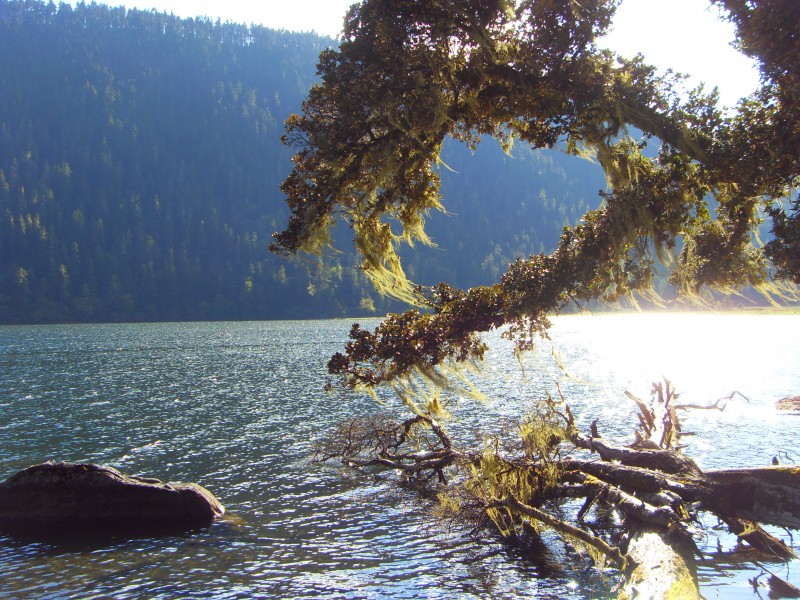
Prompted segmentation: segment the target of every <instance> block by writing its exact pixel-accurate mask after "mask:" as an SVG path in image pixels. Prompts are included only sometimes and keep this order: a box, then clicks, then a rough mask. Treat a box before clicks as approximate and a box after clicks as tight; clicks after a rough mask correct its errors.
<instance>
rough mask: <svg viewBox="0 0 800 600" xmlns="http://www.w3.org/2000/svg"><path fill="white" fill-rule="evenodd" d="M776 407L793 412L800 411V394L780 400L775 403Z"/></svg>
mask: <svg viewBox="0 0 800 600" xmlns="http://www.w3.org/2000/svg"><path fill="white" fill-rule="evenodd" d="M775 408H777V409H778V410H791V411H793V412H800V396H791V397H788V398H783V399H781V400H778V401H777V402H776V403H775Z"/></svg>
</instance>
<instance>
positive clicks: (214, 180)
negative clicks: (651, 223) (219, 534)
mask: <svg viewBox="0 0 800 600" xmlns="http://www.w3.org/2000/svg"><path fill="white" fill-rule="evenodd" d="M334 43H335V42H334V40H331V39H327V38H321V37H318V36H316V35H312V34H298V33H289V32H284V31H273V30H269V29H265V28H262V27H246V26H242V25H236V24H230V23H225V24H222V23H220V22H216V23H214V22H211V21H208V20H203V19H199V20H198V19H179V18H176V17H173V16H168V15H165V14H160V13H156V12H146V11H138V10H125V9H123V8H109V7H107V6H102V5H95V4H92V5H89V6H87V5H83V4H82V5H79V6H78V7H76V8H71V7H70V6H69V5H65V4H62V5H60V6H56V5H54V4H53V3H50V4H45V3H43V2H35V1H32V0H14V1H0V56H2V57H3V60H2V61H0V323H17V322H54V321H62V322H63V321H130V320H152V321H157V320H195V319H266V318H303V317H312V316H317V317H319V316H341V315H346V314H350V315H352V314H356V313H363V312H365V310H367V309H368V308H369V307H370V306H372V305H373V304H375V305H376V306H375V308H376V310H378V311H379V312H381V311H385V310H386V309H387V308H389V305H388V304H387V303H386V302H382V301H380V299H379V298H377V297H376V296H375V294H374V292H372V290H371V288H370V287H369V284H368V283H367V282H366V280H365V278H364V277H363V275H362V274H361V272H360V270H359V269H358V268H357V266H356V265H357V263H356V259H355V258H354V257H353V256H352V255H350V254H340V255H335V256H334V257H332V258H331V259H330V260H328V261H327V262H326V264H325V266H324V267H323V268H321V269H315V268H312V269H310V270H309V269H308V268H307V266H308V265H305V266H304V265H302V264H297V263H290V262H287V261H285V260H284V259H281V258H279V257H276V256H272V255H270V254H269V252H268V251H267V246H268V245H269V242H270V236H271V234H272V233H273V232H274V231H277V230H280V229H282V228H283V226H284V224H285V219H286V217H287V214H288V213H287V211H286V210H285V207H284V203H283V198H282V195H281V192H280V190H279V189H278V187H279V185H280V183H281V181H282V180H283V178H284V176H285V175H286V173H288V171H289V169H290V167H291V162H290V154H291V153H290V151H289V149H287V148H285V147H284V146H283V145H282V144H281V143H280V136H281V135H282V133H283V120H284V119H285V118H286V117H287V116H288V115H289V114H290V113H291V112H296V111H298V110H299V106H300V103H301V101H302V99H303V98H304V96H305V94H306V93H307V91H308V89H309V88H310V86H311V85H312V84H313V82H314V77H315V65H316V60H317V56H318V54H319V52H320V50H322V49H323V48H325V47H327V46H329V45H331V44H334ZM468 154H469V153H468V151H467V150H465V149H463V148H457V147H453V148H450V149H448V152H447V156H446V160H447V161H448V164H450V166H452V167H453V168H454V169H455V170H456V171H457V173H449V172H448V173H445V176H444V179H445V189H444V192H445V195H446V199H447V207H448V210H450V211H451V212H452V213H453V215H452V216H444V215H436V216H434V217H432V219H431V233H432V234H433V236H434V238H435V239H436V241H437V242H438V243H439V246H440V247H439V248H437V249H425V250H424V251H422V252H419V253H415V254H414V255H413V256H410V257H409V269H408V270H409V272H410V273H411V274H412V276H413V277H418V278H419V280H420V281H421V282H423V283H435V282H436V281H438V280H439V279H442V278H448V279H450V280H453V281H455V282H456V283H458V284H460V285H462V286H469V285H473V284H475V283H477V282H478V281H485V279H486V274H488V275H490V276H495V275H496V274H497V273H499V272H500V270H501V268H502V267H503V266H504V263H507V262H508V261H509V259H510V258H511V257H512V256H514V255H516V254H520V253H521V254H527V253H530V252H532V251H539V250H541V249H544V248H549V247H552V245H553V244H554V242H555V240H556V239H557V237H558V234H559V231H560V227H561V226H562V225H563V224H564V223H566V222H567V221H574V220H575V219H576V217H577V216H578V215H580V214H581V213H582V212H583V210H584V209H585V207H586V206H587V205H588V204H592V203H596V202H597V195H596V190H597V189H598V187H599V186H600V185H601V184H600V183H599V182H598V179H597V175H596V174H595V172H594V171H593V170H592V169H591V165H588V163H586V166H584V167H582V170H581V176H582V177H583V176H584V175H585V176H586V177H587V178H588V179H587V178H583V179H576V178H575V177H574V175H570V174H569V173H574V172H575V171H574V170H571V171H569V172H568V171H566V170H565V168H564V161H565V160H566V159H565V158H564V157H562V156H561V155H558V154H550V153H532V152H530V151H527V150H523V149H520V150H519V151H516V152H515V155H516V158H509V157H507V156H506V155H504V154H502V153H501V152H500V151H499V150H498V149H496V148H494V147H490V144H488V143H487V144H486V145H485V147H480V148H479V151H478V153H477V156H476V157H474V158H473V157H470V156H468ZM451 163H452V164H451ZM587 181H588V182H589V183H587ZM487 232H488V234H489V235H487ZM340 237H341V238H342V240H344V244H343V245H342V247H343V249H346V250H349V249H348V248H347V238H348V236H347V232H346V231H343V232H341V236H340ZM312 266H313V265H312Z"/></svg>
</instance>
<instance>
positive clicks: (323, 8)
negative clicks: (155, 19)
mask: <svg viewBox="0 0 800 600" xmlns="http://www.w3.org/2000/svg"><path fill="white" fill-rule="evenodd" d="M98 1H100V2H102V3H103V4H109V5H112V6H116V5H124V6H126V7H127V8H139V9H145V10H150V9H156V10H157V11H159V12H167V13H173V14H175V15H176V16H179V17H185V18H188V17H199V16H204V17H210V18H211V19H213V20H216V19H217V18H219V19H221V20H222V21H233V22H237V23H246V24H248V25H249V24H253V23H255V24H259V25H264V26H266V27H271V28H274V29H288V30H292V31H316V32H317V33H320V34H323V35H328V36H331V37H336V36H337V35H338V33H339V32H340V30H341V27H342V20H343V17H344V14H345V12H347V9H348V7H349V6H350V5H351V4H352V3H353V0H98ZM72 3H73V4H74V2H72ZM717 14H718V12H717V10H716V9H715V8H709V3H708V1H707V0H622V4H621V5H620V7H619V9H618V10H617V16H616V19H615V21H614V29H613V31H612V32H611V34H610V35H609V36H608V37H607V38H606V41H605V43H603V42H602V41H601V43H600V45H601V46H607V47H609V48H611V49H612V50H614V51H616V52H617V53H618V54H621V55H623V56H627V57H632V56H634V55H635V54H636V53H637V52H641V53H642V54H643V55H644V57H645V59H646V60H647V62H650V63H651V64H654V65H656V66H658V67H659V68H660V69H661V70H665V69H666V68H669V67H671V68H672V69H673V70H674V71H678V72H680V73H685V74H688V75H690V76H691V79H690V80H689V82H690V84H692V86H693V85H696V84H697V83H700V82H701V81H703V82H705V83H706V86H707V87H708V88H709V89H710V88H711V87H713V86H717V87H719V90H720V95H721V101H722V103H723V104H724V105H728V106H733V105H735V104H736V101H737V100H738V99H739V98H741V97H742V96H746V95H748V94H749V93H750V92H752V91H753V90H755V88H756V86H757V85H758V73H757V71H756V68H755V66H754V63H753V61H751V60H749V59H747V58H745V57H743V56H742V55H741V54H739V53H738V52H736V51H735V50H734V49H733V48H731V46H730V42H731V41H732V40H733V27H732V26H731V25H730V24H729V23H725V22H723V21H720V20H719V19H718V18H717Z"/></svg>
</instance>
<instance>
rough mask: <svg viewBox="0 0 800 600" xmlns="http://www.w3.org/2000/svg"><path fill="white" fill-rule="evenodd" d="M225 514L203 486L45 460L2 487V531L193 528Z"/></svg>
mask: <svg viewBox="0 0 800 600" xmlns="http://www.w3.org/2000/svg"><path fill="white" fill-rule="evenodd" d="M224 513H225V509H224V508H223V506H222V505H221V504H220V503H219V502H218V501H217V499H216V498H215V497H214V496H213V495H212V494H211V492H209V491H208V490H206V489H205V488H203V487H201V486H199V485H197V484H194V483H162V482H161V481H159V480H158V479H151V478H145V477H131V476H128V475H124V474H122V473H120V472H119V471H117V470H116V469H112V468H110V467H101V466H98V465H93V464H74V463H64V462H47V463H44V464H40V465H34V466H32V467H28V468H27V469H24V470H22V471H20V472H19V473H16V474H15V475H12V476H11V477H9V478H8V479H7V480H6V481H4V482H3V483H0V528H3V529H6V530H8V529H10V528H13V529H17V530H20V529H25V528H28V527H29V526H30V527H41V526H52V525H59V526H61V525H63V526H78V527H80V528H87V527H91V526H100V527H107V526H114V525H121V526H125V527H127V526H130V525H132V524H137V526H138V525H142V526H145V527H146V526H149V525H152V526H155V527H163V526H167V527H179V528H187V529H188V528H192V527H197V526H208V525H210V524H211V523H212V522H213V520H214V519H215V518H216V517H219V516H221V515H223V514H224Z"/></svg>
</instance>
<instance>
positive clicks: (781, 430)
mask: <svg viewBox="0 0 800 600" xmlns="http://www.w3.org/2000/svg"><path fill="white" fill-rule="evenodd" d="M374 323H375V321H370V322H369V323H367V324H371V325H374ZM349 327H350V322H349V321H317V322H278V323H205V324H199V323H184V324H147V325H96V326H42V327H0V477H2V478H5V477H7V476H8V475H10V474H12V473H13V472H15V471H17V470H19V469H21V468H23V467H25V466H28V465H29V464H33V463H36V462H41V461H43V460H47V459H59V460H71V461H93V462H99V463H102V464H108V465H111V466H116V467H118V468H120V469H122V470H123V471H126V472H129V473H132V474H142V475H152V476H156V477H159V478H161V479H164V480H184V481H186V480H188V481H197V482H198V483H200V484H202V485H204V486H206V487H208V488H209V489H211V490H212V491H213V492H214V493H215V494H216V495H217V496H218V497H219V498H220V499H221V501H222V502H223V503H224V504H225V505H226V507H227V509H228V510H229V512H230V514H231V516H230V518H229V519H227V520H226V521H223V522H220V523H217V524H215V525H214V526H213V527H211V528H210V529H207V530H204V531H201V532H198V533H196V534H194V535H183V536H166V537H163V538H157V539H142V540H111V541H106V542H104V543H103V544H101V545H96V544H95V545H92V544H91V543H86V544H84V545H83V546H81V544H80V543H78V544H76V545H75V546H74V547H57V546H52V545H46V544H36V543H25V542H20V541H15V540H10V539H8V538H2V537H0V594H1V595H7V596H23V595H25V596H33V597H54V596H70V597H95V596H109V595H113V596H115V597H141V596H149V597H153V596H156V597H186V596H197V595H203V596H226V597H249V596H253V595H256V596H258V595H260V596H269V597H304V596H305V597H310V596H314V597H318V596H323V597H442V598H444V597H453V596H454V595H455V596H459V597H465V598H468V597H493V598H505V597H508V598H511V597H516V596H518V595H526V596H529V597H538V598H546V597H569V598H584V597H597V596H603V595H604V594H606V593H607V592H608V590H609V589H610V586H611V585H612V584H613V580H606V579H604V578H603V576H602V575H600V574H598V573H597V572H596V571H593V570H589V571H584V570H583V569H582V567H583V566H585V564H579V565H578V567H579V568H577V569H572V568H571V567H569V566H567V567H564V566H562V565H560V564H559V563H561V562H563V561H564V560H565V559H566V558H567V554H566V551H565V550H564V549H563V548H560V549H559V548H558V547H555V548H551V549H548V550H545V551H538V550H537V551H535V552H534V551H531V553H530V554H528V555H527V556H528V557H531V556H533V557H535V558H534V559H533V560H521V558H522V557H523V556H526V554H525V553H524V552H522V551H521V550H513V549H512V550H509V549H505V548H503V547H502V546H500V545H498V544H497V543H496V542H494V541H492V540H490V541H487V542H482V543H476V542H474V541H472V540H471V539H469V538H468V537H466V536H465V535H464V532H463V531H453V532H449V533H448V532H443V531H441V528H440V526H439V524H438V523H437V522H436V521H435V520H434V519H433V517H432V515H431V514H430V513H429V512H428V511H427V510H426V509H424V507H423V508H420V506H419V504H418V503H416V502H415V501H414V498H413V497H411V496H409V495H407V494H403V493H397V494H387V486H386V482H385V480H384V479H382V478H380V477H373V476H371V475H366V474H358V473H353V472H351V471H347V470H344V469H341V468H339V467H337V466H323V467H320V466H316V465H310V464H309V462H308V459H309V457H310V454H311V444H312V441H313V440H314V439H318V438H319V437H321V436H324V435H325V434H326V432H328V431H330V429H331V428H332V427H333V426H334V424H335V423H336V422H338V421H339V420H341V419H344V418H347V417H349V416H352V415H355V414H359V413H362V412H365V411H366V412H374V411H376V410H380V408H381V407H378V406H376V405H375V404H374V402H373V401H372V400H370V399H368V398H365V397H361V396H356V395H350V394H344V393H341V392H335V393H332V394H325V393H323V392H322V385H323V382H324V376H325V364H326V362H327V359H328V357H329V356H330V354H332V353H333V352H335V351H337V350H339V349H341V346H342V343H343V341H344V339H345V338H346V336H347V331H348V330H349ZM488 339H490V341H491V350H490V352H489V354H488V357H489V361H488V364H487V366H486V369H485V375H486V377H487V379H486V380H484V381H483V382H481V388H482V389H483V391H485V392H487V394H488V395H489V396H491V397H492V398H493V400H491V401H488V402H486V403H479V402H475V401H474V400H470V399H466V398H463V399H460V400H459V402H458V407H457V410H456V420H455V421H454V422H453V423H451V427H452V428H453V429H454V430H455V431H456V433H455V435H457V436H461V437H462V439H468V438H469V436H470V435H471V431H472V429H473V426H475V425H478V424H481V426H484V427H486V426H488V427H492V423H498V422H500V421H501V420H502V419H503V418H505V417H511V416H518V415H520V414H521V413H523V412H524V411H526V410H527V409H528V408H529V407H530V406H531V403H532V402H533V401H534V400H536V399H538V398H541V397H543V396H544V394H546V393H548V392H549V393H551V394H556V393H557V388H556V382H558V385H559V386H560V389H561V391H562V392H563V394H564V396H565V397H566V398H567V399H568V401H569V402H570V404H571V405H572V406H573V408H574V410H575V411H576V414H577V415H578V417H579V419H580V420H581V423H582V424H583V425H584V426H588V423H589V421H591V420H592V419H593V418H596V417H598V416H599V418H600V428H601V432H607V433H608V435H611V434H614V435H618V436H621V437H622V439H624V440H629V439H631V434H632V430H633V420H632V419H633V414H634V409H635V405H633V403H632V402H631V401H630V400H627V399H626V398H625V396H624V394H623V392H624V391H625V390H630V391H631V392H633V393H635V394H637V395H638V396H640V397H642V398H647V397H648V395H649V388H650V383H651V382H652V381H656V380H659V379H661V378H662V376H664V377H668V378H670V379H671V380H672V381H673V382H674V384H675V386H676V387H677V389H678V390H679V391H680V392H682V393H683V396H682V400H683V401H684V402H687V403H696V404H706V403H709V402H713V401H714V400H716V399H717V398H720V397H723V396H727V395H728V394H730V393H731V392H732V391H734V390H737V391H739V392H740V393H741V394H743V395H744V396H746V397H747V400H745V399H744V398H742V397H740V396H735V397H733V398H732V399H731V400H730V401H729V402H728V403H727V407H726V409H725V410H724V411H723V412H718V411H695V412H692V413H690V415H689V416H687V418H686V423H687V426H688V427H689V428H690V429H692V430H693V431H696V432H698V436H697V437H695V438H692V439H691V441H690V447H689V450H688V451H689V452H690V453H691V454H692V456H693V457H695V458H696V459H697V460H698V462H699V463H700V465H701V466H702V467H703V468H713V467H718V466H746V465H759V464H768V463H769V462H770V460H771V458H772V456H775V455H776V454H778V453H779V452H781V451H783V452H785V453H787V454H788V455H789V456H790V457H792V458H793V459H794V460H797V461H800V453H799V452H798V441H797V438H796V431H797V425H796V424H795V422H794V420H795V419H797V418H800V417H796V416H787V415H783V414H781V413H779V412H778V411H776V410H775V407H774V403H775V401H776V400H778V399H780V398H782V397H784V396H789V395H797V394H798V393H800V368H798V367H800V316H786V315H744V316H741V315H734V316H731V315H693V314H681V315H670V314H659V315H609V316H598V317H578V316H575V317H572V316H568V317H559V318H556V319H555V320H554V326H553V332H552V339H553V346H554V347H555V348H556V349H557V350H558V352H559V353H560V354H561V355H562V356H563V360H564V364H565V365H566V368H567V370H568V371H569V372H570V374H571V375H572V376H573V377H572V378H571V379H570V378H567V377H565V376H564V372H563V371H561V370H560V369H559V368H558V366H557V364H556V361H555V360H554V359H553V357H552V355H551V348H550V346H549V344H547V343H543V344H541V345H540V349H539V351H537V352H536V353H534V354H532V355H530V356H526V357H525V359H524V365H525V367H526V368H525V377H524V378H522V377H520V374H519V365H518V364H517V362H516V360H515V359H514V358H513V356H512V354H511V352H510V348H509V345H508V344H507V343H506V342H504V341H502V340H500V339H499V336H498V335H490V336H488ZM387 401H388V402H389V404H390V406H397V402H396V401H395V400H393V399H391V398H390V397H389V396H387ZM725 543H726V544H728V545H730V544H731V543H732V542H731V541H730V540H726V542H725ZM730 562H731V559H730V557H726V558H725V559H724V560H723V561H719V562H718V563H716V564H708V565H703V566H702V568H701V578H702V580H703V581H704V583H705V585H706V588H705V589H707V590H708V591H709V593H711V597H713V596H714V594H719V596H720V597H737V596H739V597H748V598H749V597H752V592H751V591H748V589H747V587H746V577H747V576H748V575H749V576H753V575H755V574H756V573H753V572H752V571H753V569H752V568H751V567H747V566H746V565H744V566H743V565H740V566H738V567H737V566H736V565H731V564H729V563H730ZM720 564H722V565H724V567H725V569H726V570H720V568H719V565H720ZM793 568H796V567H793ZM739 569H743V570H739ZM792 577H794V575H791V576H790V580H791V579H792ZM742 582H744V584H745V585H744V587H743V586H742Z"/></svg>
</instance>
